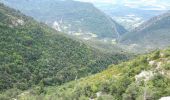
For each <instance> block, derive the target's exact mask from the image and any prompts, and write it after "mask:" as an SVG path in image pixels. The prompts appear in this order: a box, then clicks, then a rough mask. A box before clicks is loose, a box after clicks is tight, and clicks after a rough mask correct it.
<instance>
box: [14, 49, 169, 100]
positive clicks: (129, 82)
mask: <svg viewBox="0 0 170 100" xmlns="http://www.w3.org/2000/svg"><path fill="white" fill-rule="evenodd" d="M169 64H170V49H167V50H162V51H155V52H153V53H151V54H148V55H143V56H139V57H137V58H136V59H134V60H131V61H128V62H125V63H122V64H119V65H111V66H109V68H108V69H107V70H105V71H103V72H101V73H98V74H96V75H92V76H89V77H86V78H82V79H80V80H76V81H72V82H69V83H66V84H64V85H62V86H58V87H55V86H53V87H47V88H44V91H43V92H42V93H41V94H37V93H36V92H35V91H37V88H34V89H31V90H29V91H26V92H23V93H25V94H24V95H19V96H17V98H18V99H19V100H56V99H57V100H89V98H91V99H95V100H143V99H144V98H145V100H158V99H160V98H161V97H164V96H169V95H170V74H169V73H170V70H169ZM142 73H143V74H142ZM144 73H145V74H144ZM142 75H143V76H142Z"/></svg>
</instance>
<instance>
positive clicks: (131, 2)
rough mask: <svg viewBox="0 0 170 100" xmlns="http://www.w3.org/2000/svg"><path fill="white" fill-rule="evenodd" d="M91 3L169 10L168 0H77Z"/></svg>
mask: <svg viewBox="0 0 170 100" xmlns="http://www.w3.org/2000/svg"><path fill="white" fill-rule="evenodd" d="M78 1H83V2H91V3H93V4H96V3H101V4H102V3H103V4H112V5H115V4H122V5H124V6H128V7H131V8H142V9H146V10H148V9H150V10H167V9H170V0H78Z"/></svg>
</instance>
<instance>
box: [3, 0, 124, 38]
mask: <svg viewBox="0 0 170 100" xmlns="http://www.w3.org/2000/svg"><path fill="white" fill-rule="evenodd" d="M2 1H3V2H4V3H5V4H7V5H9V6H11V7H13V8H16V9H19V10H21V11H22V12H23V13H25V14H26V15H29V16H32V17H34V18H36V19H37V20H39V21H41V22H45V23H47V24H48V25H50V26H52V27H53V28H55V29H56V30H58V31H62V32H66V33H69V34H72V35H75V36H78V37H81V38H84V39H89V38H96V37H98V38H119V35H121V34H123V33H125V32H126V30H125V29H124V28H123V27H122V26H121V25H119V24H117V23H116V22H115V21H113V20H112V19H111V18H110V17H108V16H106V15H105V14H104V13H103V12H101V11H99V10H98V9H97V8H95V7H94V6H93V5H92V4H90V3H83V2H78V1H72V0H52V1H51V0H36V1H35V0H29V1H28V0H22V1H20V2H18V1H17V0H2Z"/></svg>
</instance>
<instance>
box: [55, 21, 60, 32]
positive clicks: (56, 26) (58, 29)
mask: <svg viewBox="0 0 170 100" xmlns="http://www.w3.org/2000/svg"><path fill="white" fill-rule="evenodd" d="M53 28H54V29H55V30H57V31H61V28H60V25H59V23H58V22H56V21H55V22H54V23H53Z"/></svg>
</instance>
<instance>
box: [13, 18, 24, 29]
mask: <svg viewBox="0 0 170 100" xmlns="http://www.w3.org/2000/svg"><path fill="white" fill-rule="evenodd" d="M11 22H12V25H10V27H13V26H19V25H24V21H23V20H22V19H12V20H11Z"/></svg>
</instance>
